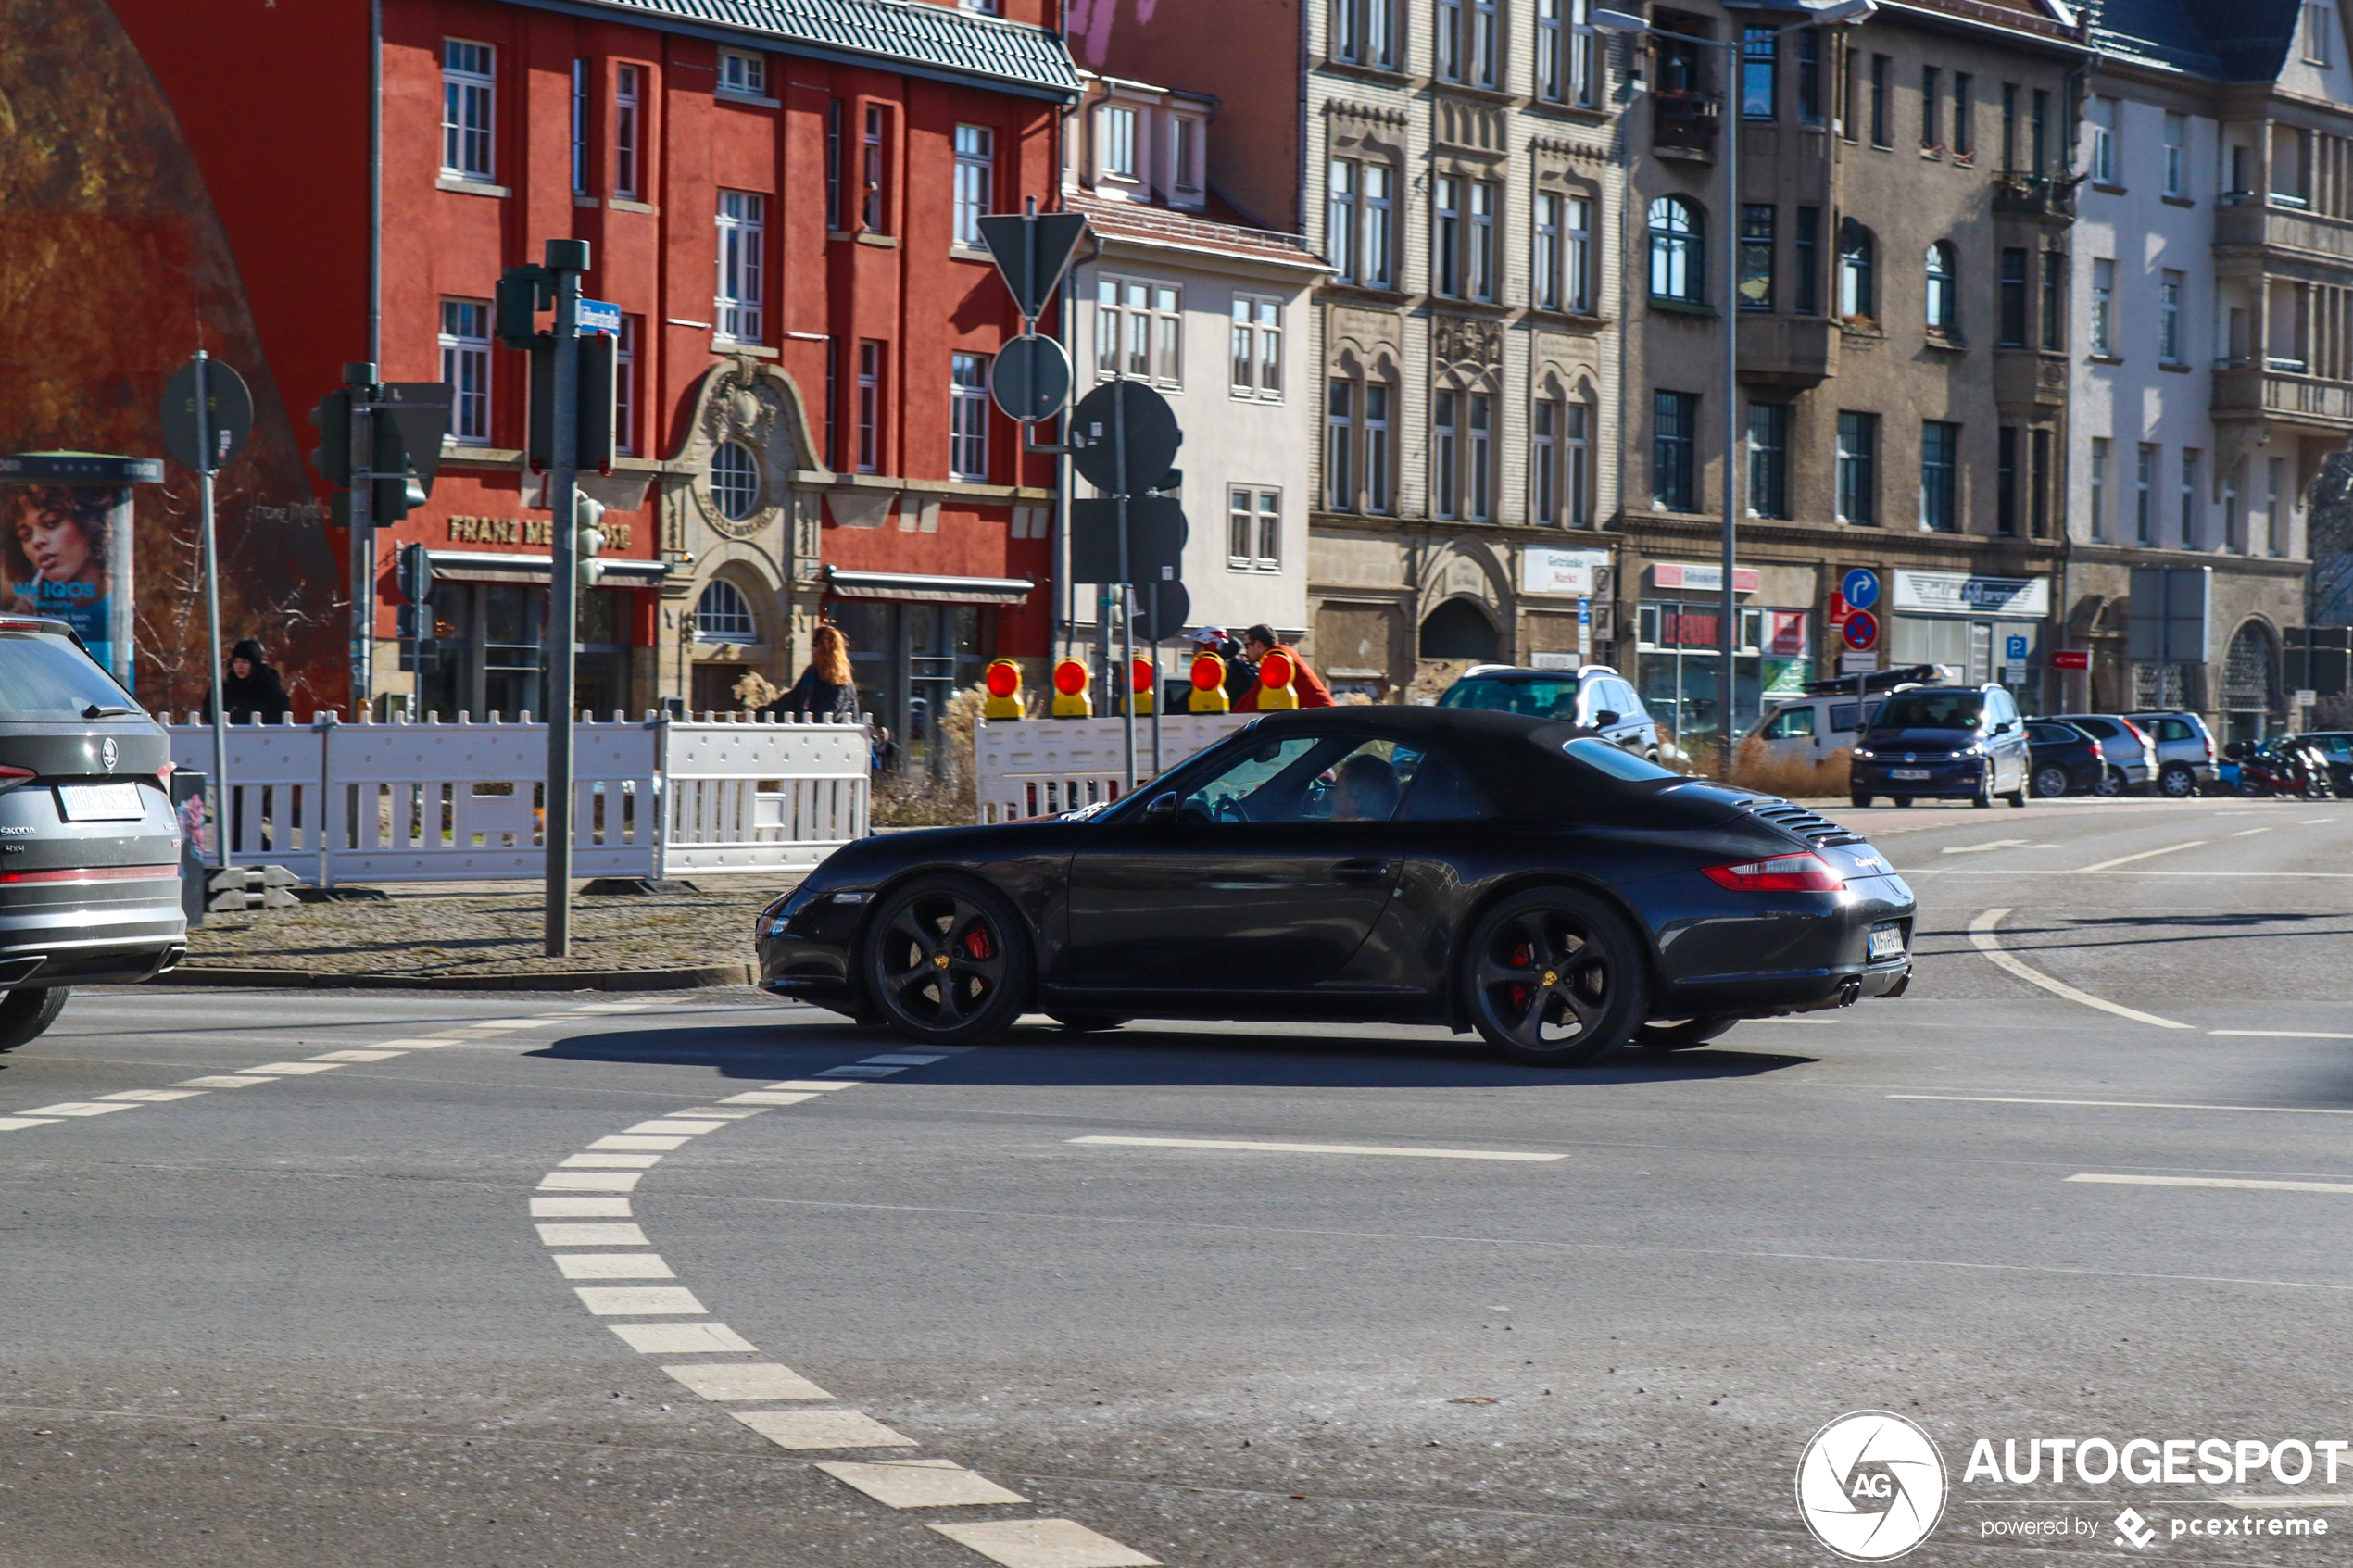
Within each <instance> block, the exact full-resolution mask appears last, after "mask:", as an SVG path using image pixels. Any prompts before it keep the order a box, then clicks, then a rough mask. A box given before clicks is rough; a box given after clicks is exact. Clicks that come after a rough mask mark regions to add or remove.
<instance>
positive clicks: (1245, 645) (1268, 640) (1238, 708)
mask: <svg viewBox="0 0 2353 1568" xmlns="http://www.w3.org/2000/svg"><path fill="white" fill-rule="evenodd" d="M1242 652H1243V655H1244V657H1246V658H1247V659H1249V660H1250V661H1251V662H1252V664H1255V665H1257V666H1258V667H1259V668H1260V669H1262V670H1263V669H1265V667H1266V656H1267V655H1268V654H1270V653H1279V654H1281V655H1282V656H1283V657H1284V658H1286V659H1290V665H1291V669H1292V670H1293V671H1296V673H1294V674H1293V675H1292V676H1291V683H1290V689H1291V690H1292V691H1293V692H1294V693H1296V694H1298V696H1299V706H1300V707H1302V708H1329V707H1330V706H1331V705H1332V694H1331V689H1330V688H1329V687H1327V686H1326V685H1325V684H1324V678H1323V677H1322V676H1320V675H1318V674H1316V673H1315V671H1313V670H1310V669H1309V668H1307V661H1306V660H1305V659H1302V658H1300V657H1299V650H1298V649H1297V648H1295V647H1292V646H1290V644H1289V643H1283V642H1277V641H1276V640H1275V629H1274V628H1273V627H1272V626H1268V625H1265V624H1264V623H1263V622H1262V623H1261V624H1259V625H1256V626H1253V627H1252V628H1251V629H1250V630H1249V631H1247V632H1244V633H1242ZM1265 689H1266V687H1265V684H1264V683H1263V682H1262V683H1261V684H1258V685H1254V686H1252V687H1251V688H1250V690H1248V691H1246V692H1244V693H1242V695H1241V696H1239V697H1238V698H1236V699H1235V702H1234V711H1235V712H1237V713H1255V712H1257V711H1258V694H1259V693H1260V692H1262V691H1265Z"/></svg>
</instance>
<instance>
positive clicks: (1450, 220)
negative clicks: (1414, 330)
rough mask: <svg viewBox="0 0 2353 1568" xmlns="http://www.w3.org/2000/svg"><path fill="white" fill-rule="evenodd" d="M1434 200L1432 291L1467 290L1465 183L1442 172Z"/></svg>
mask: <svg viewBox="0 0 2353 1568" xmlns="http://www.w3.org/2000/svg"><path fill="white" fill-rule="evenodd" d="M1432 192H1433V194H1432V196H1431V199H1430V208H1429V214H1430V236H1429V245H1430V257H1429V260H1430V269H1429V270H1430V276H1431V280H1432V281H1431V290H1432V292H1433V293H1437V294H1442V295H1459V294H1461V293H1462V292H1463V271H1462V268H1463V255H1462V245H1463V182H1462V181H1460V180H1457V179H1455V178H1454V177H1453V176H1452V175H1446V174H1441V175H1440V176H1439V177H1438V179H1437V181H1436V182H1434V183H1433V185H1432Z"/></svg>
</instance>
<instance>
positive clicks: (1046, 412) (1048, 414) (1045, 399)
mask: <svg viewBox="0 0 2353 1568" xmlns="http://www.w3.org/2000/svg"><path fill="white" fill-rule="evenodd" d="M988 395H989V396H990V397H991V398H993V399H995V401H996V404H997V407H998V408H1001V409H1003V410H1004V413H1005V417H1006V418H1007V419H1009V420H1020V421H1021V422H1022V423H1024V424H1032V423H1035V422H1036V421H1037V420H1051V419H1052V418H1053V417H1054V416H1055V415H1056V414H1059V413H1061V412H1062V411H1063V405H1064V404H1066V403H1068V402H1069V401H1070V356H1069V355H1067V354H1065V353H1063V345H1061V344H1059V343H1056V342H1055V341H1054V340H1053V339H1052V338H1050V337H1040V336H1038V334H1037V333H1036V332H1025V333H1023V334H1022V335H1021V336H1019V337H1017V338H1013V340H1011V341H1010V342H1008V343H1007V344H1006V345H1005V346H1004V348H1003V350H1002V351H1000V353H999V354H998V356H997V359H996V363H994V364H993V365H991V366H990V367H989V369H988Z"/></svg>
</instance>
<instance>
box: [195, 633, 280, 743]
mask: <svg viewBox="0 0 2353 1568" xmlns="http://www.w3.org/2000/svg"><path fill="white" fill-rule="evenodd" d="M220 688H221V700H222V702H223V703H224V705H225V706H226V708H227V709H228V714H229V722H231V723H233V724H252V723H262V724H276V723H280V722H283V721H284V719H285V717H286V715H288V714H289V713H292V712H293V711H294V704H293V703H292V702H291V701H289V700H288V699H287V697H286V684H285V683H284V682H283V681H281V680H280V679H279V678H278V672H277V671H275V670H273V669H271V667H270V666H269V665H268V664H267V663H266V662H264V661H263V659H262V657H261V645H260V644H259V643H258V642H255V641H254V640H253V639H252V638H251V637H246V638H245V639H243V640H242V641H240V642H239V643H238V644H237V646H235V647H233V648H231V649H230V650H229V678H228V679H227V680H225V681H223V682H221V684H220ZM204 716H205V718H206V719H207V720H208V721H209V720H210V719H211V718H212V696H211V694H210V693H207V694H206V695H205V703H204Z"/></svg>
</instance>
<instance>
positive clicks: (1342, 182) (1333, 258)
mask: <svg viewBox="0 0 2353 1568" xmlns="http://www.w3.org/2000/svg"><path fill="white" fill-rule="evenodd" d="M1359 167H1360V166H1359V165H1357V164H1354V163H1352V162H1351V161H1349V160H1348V159H1347V158H1344V157H1336V158H1334V159H1332V160H1331V163H1330V164H1329V166H1328V167H1327V169H1326V170H1325V175H1324V259H1325V260H1327V261H1328V262H1330V263H1331V264H1332V282H1336V283H1353V282H1355V281H1356V245H1357V225H1358V223H1359V222H1360V221H1361V218H1360V216H1359V215H1360V213H1361V212H1362V210H1363V209H1362V208H1361V207H1358V206H1357V202H1356V174H1357V169H1358V168H1359Z"/></svg>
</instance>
